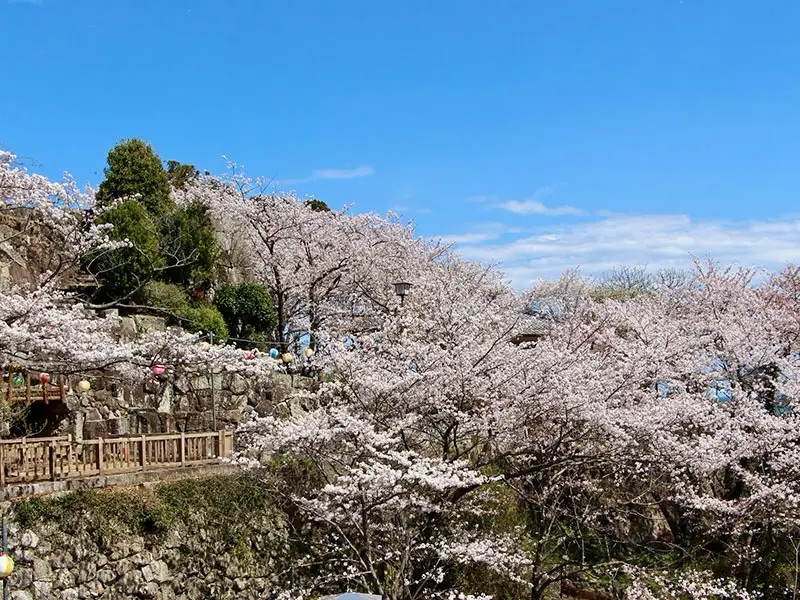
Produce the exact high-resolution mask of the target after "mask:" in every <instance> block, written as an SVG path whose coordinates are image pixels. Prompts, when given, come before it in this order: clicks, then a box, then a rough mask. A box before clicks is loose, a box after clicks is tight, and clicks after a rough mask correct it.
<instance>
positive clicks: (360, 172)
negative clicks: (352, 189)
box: [311, 165, 375, 179]
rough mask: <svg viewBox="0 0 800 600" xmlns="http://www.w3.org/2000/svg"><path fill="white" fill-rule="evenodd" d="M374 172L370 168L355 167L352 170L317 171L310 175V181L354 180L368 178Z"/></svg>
mask: <svg viewBox="0 0 800 600" xmlns="http://www.w3.org/2000/svg"><path fill="white" fill-rule="evenodd" d="M374 172H375V169H373V168H372V167H370V166H368V165H367V166H364V167H356V168H354V169H317V170H316V171H314V173H312V175H311V178H312V179H354V178H356V177H368V176H370V175H372V174H373V173H374Z"/></svg>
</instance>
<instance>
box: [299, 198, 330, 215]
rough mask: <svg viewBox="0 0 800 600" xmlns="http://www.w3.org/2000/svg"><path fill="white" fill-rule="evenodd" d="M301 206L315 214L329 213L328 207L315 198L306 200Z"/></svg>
mask: <svg viewBox="0 0 800 600" xmlns="http://www.w3.org/2000/svg"><path fill="white" fill-rule="evenodd" d="M303 204H305V205H306V206H307V207H308V208H310V209H311V210H313V211H316V212H331V209H330V207H329V206H328V205H327V204H325V202H323V201H322V200H317V199H316V198H312V199H310V200H306V201H305V202H304V203H303Z"/></svg>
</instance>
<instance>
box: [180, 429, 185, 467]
mask: <svg viewBox="0 0 800 600" xmlns="http://www.w3.org/2000/svg"><path fill="white" fill-rule="evenodd" d="M181 466H182V467H185V466H186V432H184V431H181Z"/></svg>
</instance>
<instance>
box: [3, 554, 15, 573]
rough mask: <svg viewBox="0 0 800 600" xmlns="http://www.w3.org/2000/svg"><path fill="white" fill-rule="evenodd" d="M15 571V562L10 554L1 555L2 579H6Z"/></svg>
mask: <svg viewBox="0 0 800 600" xmlns="http://www.w3.org/2000/svg"><path fill="white" fill-rule="evenodd" d="M13 570H14V561H13V560H12V559H11V557H10V556H9V555H8V554H0V578H3V579H5V578H6V577H8V576H9V575H11V571H13Z"/></svg>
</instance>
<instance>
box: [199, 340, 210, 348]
mask: <svg viewBox="0 0 800 600" xmlns="http://www.w3.org/2000/svg"><path fill="white" fill-rule="evenodd" d="M209 348H211V344H209V343H208V342H200V350H208V349H209Z"/></svg>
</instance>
